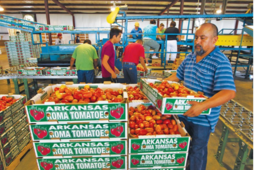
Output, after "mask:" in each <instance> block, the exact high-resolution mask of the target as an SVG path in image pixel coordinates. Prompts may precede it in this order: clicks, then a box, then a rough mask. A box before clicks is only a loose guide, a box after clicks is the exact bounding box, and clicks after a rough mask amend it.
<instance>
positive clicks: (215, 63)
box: [177, 47, 236, 132]
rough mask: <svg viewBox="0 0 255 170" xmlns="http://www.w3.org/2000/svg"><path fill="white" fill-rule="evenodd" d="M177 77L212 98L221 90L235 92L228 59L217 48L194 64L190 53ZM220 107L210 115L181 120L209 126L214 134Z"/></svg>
mask: <svg viewBox="0 0 255 170" xmlns="http://www.w3.org/2000/svg"><path fill="white" fill-rule="evenodd" d="M177 77H178V79H180V80H183V81H184V85H185V86H186V87H188V88H190V89H192V90H194V91H196V92H198V91H200V92H203V93H204V95H205V96H207V97H209V98H210V97H212V96H213V95H215V94H216V93H217V92H219V91H221V90H233V91H236V88H235V83H234V79H233V74H232V68H231V64H230V62H229V60H228V58H227V57H226V56H225V55H224V54H223V53H222V52H220V49H219V48H218V47H215V49H214V50H213V51H212V52H211V53H210V54H209V55H207V56H206V57H204V58H203V59H202V60H201V61H199V62H198V63H196V54H195V53H190V54H189V55H188V56H187V57H186V58H185V60H184V61H183V62H182V64H181V65H180V66H179V68H178V70H177ZM220 109H221V106H218V107H214V108H212V110H211V114H210V115H199V116H197V117H186V116H180V117H182V118H185V119H187V120H188V121H191V122H192V123H194V124H198V125H202V126H210V127H211V131H212V132H214V129H215V126H216V124H217V122H218V119H219V115H220Z"/></svg>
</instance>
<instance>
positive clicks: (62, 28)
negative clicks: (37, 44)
mask: <svg viewBox="0 0 255 170" xmlns="http://www.w3.org/2000/svg"><path fill="white" fill-rule="evenodd" d="M35 30H36V31H68V30H73V26H68V25H35Z"/></svg>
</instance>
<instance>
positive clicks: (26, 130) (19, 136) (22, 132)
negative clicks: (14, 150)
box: [15, 124, 30, 142]
mask: <svg viewBox="0 0 255 170" xmlns="http://www.w3.org/2000/svg"><path fill="white" fill-rule="evenodd" d="M28 133H29V134H30V131H29V126H28V124H27V125H26V126H25V127H23V128H22V129H21V130H20V131H19V132H18V133H16V135H15V137H16V139H17V140H18V142H20V141H21V140H22V139H23V138H24V136H26V135H27V134H28Z"/></svg>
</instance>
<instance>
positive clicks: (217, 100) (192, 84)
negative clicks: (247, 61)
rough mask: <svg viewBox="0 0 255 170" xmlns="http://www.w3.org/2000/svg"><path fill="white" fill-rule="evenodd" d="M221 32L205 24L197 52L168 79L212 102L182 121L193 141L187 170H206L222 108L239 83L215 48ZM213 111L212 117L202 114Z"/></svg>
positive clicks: (198, 35) (195, 105)
mask: <svg viewBox="0 0 255 170" xmlns="http://www.w3.org/2000/svg"><path fill="white" fill-rule="evenodd" d="M217 40H218V29H217V27H216V26H215V25H214V24H211V23H205V24H202V25H201V26H200V27H199V28H198V29H197V31H196V34H195V42H194V45H195V52H194V53H191V54H189V55H188V56H187V57H186V58H185V60H184V61H183V62H182V64H181V65H180V66H179V68H178V70H177V74H175V75H172V76H170V77H168V78H167V79H166V80H170V81H180V80H183V81H184V85H185V86H186V87H188V88H190V89H192V90H194V91H196V92H198V91H200V92H203V93H204V95H206V96H208V97H209V99H208V100H206V101H205V102H202V103H199V102H194V101H191V102H189V104H191V105H192V107H191V108H190V109H189V110H188V111H187V112H186V113H185V114H184V115H182V116H179V118H180V120H181V121H182V122H183V123H184V124H185V128H186V129H187V131H188V133H189V134H190V136H191V138H192V142H191V144H190V150H189V165H188V166H187V170H189V169H190V170H205V169H206V163H207V144H208V140H209V136H210V133H211V132H214V129H215V126H216V124H217V122H218V119H219V115H220V109H221V105H222V104H224V103H225V102H227V101H229V100H231V99H233V98H234V97H235V92H236V88H235V83H234V79H233V74H232V68H231V64H230V62H229V60H228V58H227V57H226V56H225V55H224V54H223V53H221V52H220V50H219V48H218V47H216V46H215V43H216V42H217ZM209 108H212V110H211V113H210V115H200V114H201V112H202V111H203V110H207V109H209Z"/></svg>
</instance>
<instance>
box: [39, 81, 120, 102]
mask: <svg viewBox="0 0 255 170" xmlns="http://www.w3.org/2000/svg"><path fill="white" fill-rule="evenodd" d="M97 101H108V102H122V101H123V90H122V89H118V90H113V89H106V90H102V89H101V88H96V89H94V88H90V86H89V85H85V86H84V88H83V89H80V90H78V89H77V88H69V87H66V86H65V85H61V86H60V87H55V88H54V92H53V93H52V94H51V95H50V97H49V98H48V99H46V100H44V101H43V103H44V102H55V103H83V104H85V103H95V102H97Z"/></svg>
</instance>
